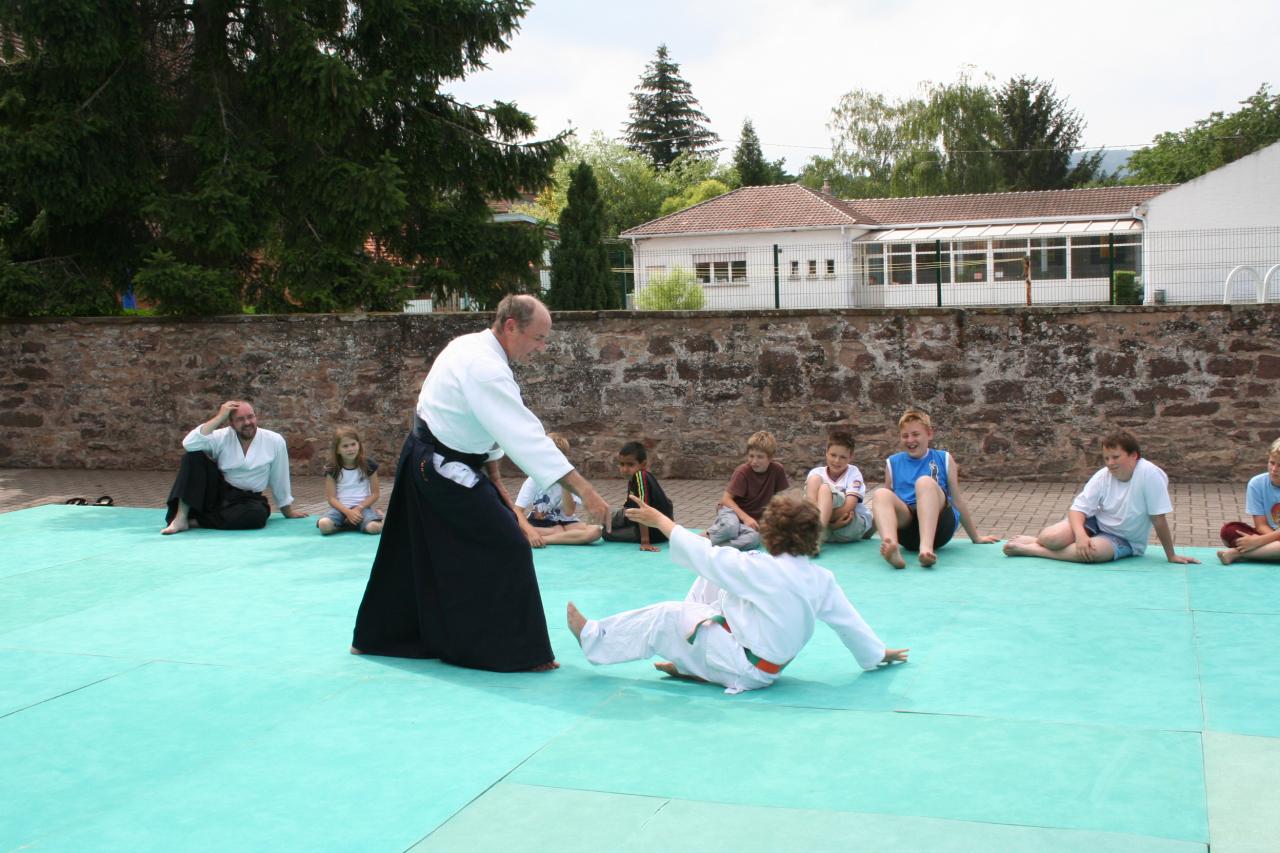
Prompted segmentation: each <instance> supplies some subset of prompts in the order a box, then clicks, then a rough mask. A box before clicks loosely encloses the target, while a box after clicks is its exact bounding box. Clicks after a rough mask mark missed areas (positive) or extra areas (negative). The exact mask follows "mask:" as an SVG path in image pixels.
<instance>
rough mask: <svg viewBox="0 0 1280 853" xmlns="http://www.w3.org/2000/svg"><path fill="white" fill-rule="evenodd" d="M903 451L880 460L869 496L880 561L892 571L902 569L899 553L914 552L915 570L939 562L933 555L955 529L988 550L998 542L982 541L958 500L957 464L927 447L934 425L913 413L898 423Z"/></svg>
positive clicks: (994, 539)
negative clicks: (879, 484)
mask: <svg viewBox="0 0 1280 853" xmlns="http://www.w3.org/2000/svg"><path fill="white" fill-rule="evenodd" d="M898 439H899V440H900V441H901V442H902V451H901V452H900V453H895V454H893V455H892V456H890V457H889V458H888V459H886V460H885V464H884V485H885V488H883V489H877V490H876V492H875V494H873V495H872V496H871V516H872V518H873V519H874V521H875V525H876V531H877V532H878V533H879V534H880V556H882V557H884V559H885V561H886V562H888V563H889V565H891V566H893V567H894V568H895V569H905V568H906V567H907V561H906V560H904V559H903V557H902V549H903V548H906V549H907V550H908V551H918V552H919V553H920V565H921V566H923V567H924V568H926V569H927V568H930V567H932V566H933V565H934V564H935V563H936V562H938V553H937V550H938V549H939V548H941V547H942V546H943V545H946V544H947V543H948V542H949V541H951V537H952V536H953V535H954V534H955V532H956V525H957V523H959V524H961V525H963V526H964V530H965V533H967V534H968V535H969V539H970V541H972V542H976V543H979V544H983V545H987V544H990V543H992V542H999V541H1000V537H998V536H983V535H982V534H981V533H979V532H978V528H977V527H975V526H974V524H973V519H972V518H971V517H970V515H969V507H968V506H967V505H966V504H965V502H964V498H963V497H962V496H961V494H960V472H959V468H958V467H957V466H956V460H955V458H954V457H952V455H951V454H950V453H948V452H947V451H945V450H937V449H935V448H932V447H930V446H929V442H930V440H932V439H933V424H932V423H931V422H930V420H929V416H928V415H927V414H925V413H924V412H922V411H919V410H918V409H907V410H906V411H905V412H903V414H902V417H900V418H898Z"/></svg>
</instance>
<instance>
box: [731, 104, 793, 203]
mask: <svg viewBox="0 0 1280 853" xmlns="http://www.w3.org/2000/svg"><path fill="white" fill-rule="evenodd" d="M733 167H734V168H735V169H737V170H738V181H739V183H740V184H741V185H742V186H744V187H762V186H768V185H769V184H787V183H791V182H792V181H794V180H795V178H793V177H792V176H791V175H788V174H787V171H786V169H785V168H783V165H782V161H781V160H773V161H769V160H766V159H764V152H763V151H761V150H760V137H759V136H757V135H756V129H755V127H753V126H752V124H751V119H744V120H743V122H742V132H741V133H740V134H738V144H737V146H736V147H735V148H734V149H733Z"/></svg>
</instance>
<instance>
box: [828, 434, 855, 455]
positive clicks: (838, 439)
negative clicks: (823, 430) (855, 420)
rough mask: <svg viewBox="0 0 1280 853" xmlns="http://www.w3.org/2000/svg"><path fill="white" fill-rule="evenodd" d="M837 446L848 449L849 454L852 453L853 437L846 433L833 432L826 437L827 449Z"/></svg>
mask: <svg viewBox="0 0 1280 853" xmlns="http://www.w3.org/2000/svg"><path fill="white" fill-rule="evenodd" d="M833 444H838V445H840V446H841V447H847V448H849V452H850V453H852V452H853V436H852V435H850V434H849V433H847V432H833V433H831V434H830V435H828V436H827V447H830V446H831V445H833Z"/></svg>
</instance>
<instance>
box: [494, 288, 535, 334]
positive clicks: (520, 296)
mask: <svg viewBox="0 0 1280 853" xmlns="http://www.w3.org/2000/svg"><path fill="white" fill-rule="evenodd" d="M541 305H542V302H541V300H539V299H538V298H537V297H536V296H530V295H529V294H527V293H508V294H507V295H506V296H504V297H502V301H501V302H499V303H498V310H497V312H496V313H495V314H494V317H493V325H494V328H497V329H501V328H502V327H503V326H505V325H506V324H507V321H508V320H515V321H516V328H517V329H519V330H520V331H522V332H523V331H524V328H525V326H528V325H529V323H530V322H532V321H533V315H534V314H535V313H537V311H538V307H539V306H541Z"/></svg>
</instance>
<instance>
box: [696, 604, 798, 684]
mask: <svg viewBox="0 0 1280 853" xmlns="http://www.w3.org/2000/svg"><path fill="white" fill-rule="evenodd" d="M708 622H714V623H716V624H717V625H719V626H720V627H721V628H723V629H725V630H726V631H728V632H729V633H730V634H732V633H733V629H732V628H730V627H729V620H727V619H725V618H724V616H721V615H719V614H717V615H715V616H712V617H711V618H710V619H704V620H703V621H701V622H699V623H698V624H697V625H695V626H694V628H693V633H692V634H690V635H689V645H693V641H694V638H696V637H697V636H698V629H699V628H701V627H702V626H703V625H705V624H707V623H708ZM742 651H743V652H744V653H745V654H746V656H747V662H748V663H750V664H751V665H752V666H754V667H755V668H756V669H758V670H760V671H761V672H767V673H769V674H770V675H777V674H778V673H780V672H782V670H783V669H784V668H785V667H786V665H787V664H786V663H774V662H773V661H767V660H765V659H764V658H762V657H760V656H759V655H757V654H756V653H755V652H753V651H751V649H749V648H747V647H746V646H743V647H742ZM787 663H791V661H787Z"/></svg>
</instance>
